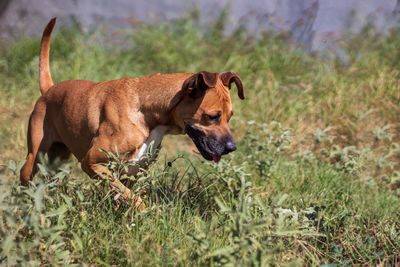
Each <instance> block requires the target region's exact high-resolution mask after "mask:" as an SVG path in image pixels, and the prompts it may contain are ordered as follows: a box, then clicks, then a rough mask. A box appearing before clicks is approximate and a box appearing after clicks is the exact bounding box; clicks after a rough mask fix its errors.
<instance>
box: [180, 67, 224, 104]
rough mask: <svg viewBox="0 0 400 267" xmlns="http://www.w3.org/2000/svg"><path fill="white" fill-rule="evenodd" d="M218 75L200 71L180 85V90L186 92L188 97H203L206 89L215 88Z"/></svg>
mask: <svg viewBox="0 0 400 267" xmlns="http://www.w3.org/2000/svg"><path fill="white" fill-rule="evenodd" d="M217 79H218V74H217V73H210V72H207V71H200V72H199V73H196V74H193V75H192V76H190V77H189V78H187V79H186V80H185V81H184V82H183V85H182V90H183V91H187V92H188V94H189V96H190V97H193V98H197V97H201V96H203V95H204V93H205V92H206V90H207V89H208V88H212V87H215V85H216V84H217Z"/></svg>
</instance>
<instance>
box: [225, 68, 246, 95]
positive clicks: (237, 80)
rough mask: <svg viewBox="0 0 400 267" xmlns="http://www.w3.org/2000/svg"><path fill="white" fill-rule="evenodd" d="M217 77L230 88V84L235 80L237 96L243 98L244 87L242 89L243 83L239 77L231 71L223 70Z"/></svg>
mask: <svg viewBox="0 0 400 267" xmlns="http://www.w3.org/2000/svg"><path fill="white" fill-rule="evenodd" d="M219 78H220V79H221V81H222V83H223V84H224V85H225V86H227V87H229V89H231V84H232V83H233V82H235V84H236V87H237V89H238V96H239V98H240V99H244V89H243V84H242V80H240V77H239V76H238V75H236V74H235V73H233V72H223V73H221V74H220V75H219Z"/></svg>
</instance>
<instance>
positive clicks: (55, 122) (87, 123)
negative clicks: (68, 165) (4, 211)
mask: <svg viewBox="0 0 400 267" xmlns="http://www.w3.org/2000/svg"><path fill="white" fill-rule="evenodd" d="M55 23H56V20H55V18H54V19H52V20H51V21H50V22H49V24H48V25H47V26H46V28H45V30H44V32H43V37H42V43H41V48H40V63H39V71H40V80H39V84H40V91H41V92H42V96H41V97H40V98H39V99H38V100H37V101H36V104H35V107H34V109H33V111H32V114H31V116H30V119H29V126H28V155H27V157H26V162H25V164H24V166H23V167H22V169H21V183H22V184H23V185H28V181H29V180H30V179H31V178H32V176H33V175H34V174H35V172H36V170H37V166H36V165H37V163H38V160H39V159H38V153H40V152H41V153H43V154H44V153H47V155H48V158H49V162H50V163H51V162H53V161H54V160H55V159H57V158H58V159H61V160H63V159H67V158H69V156H70V155H71V153H72V154H74V156H75V157H76V158H77V159H78V160H79V161H80V163H81V167H82V169H83V170H84V171H85V172H86V173H87V174H88V175H89V176H90V177H99V178H102V179H107V180H109V181H110V185H111V186H112V187H114V188H115V189H117V190H119V191H120V192H121V194H122V196H123V198H124V199H125V200H129V201H134V204H135V205H136V207H138V206H140V205H141V203H142V201H141V199H140V197H138V196H135V195H134V194H133V193H132V192H131V191H130V190H129V189H128V188H126V186H125V185H123V184H122V183H121V182H120V181H118V179H114V178H112V175H111V172H110V171H109V170H108V169H107V168H106V167H104V166H103V165H99V163H104V162H107V161H108V158H107V156H106V154H105V153H104V152H102V151H101V149H102V150H105V151H110V152H115V148H116V147H117V148H118V151H119V152H120V153H121V155H122V154H124V153H128V154H127V156H128V160H129V161H135V162H140V159H141V158H142V156H143V155H144V154H145V153H147V152H154V149H155V148H157V147H158V146H159V145H160V143H161V140H162V138H163V136H164V135H165V134H184V133H187V134H188V135H189V137H190V138H191V139H192V140H193V142H194V143H195V144H196V146H197V148H198V150H199V151H200V153H201V155H202V156H203V157H204V158H205V159H207V160H214V161H215V162H218V161H219V160H220V158H221V156H222V155H224V154H227V153H229V152H232V151H234V150H236V146H235V141H234V139H233V137H232V133H231V131H230V129H229V126H228V121H229V119H230V117H231V116H232V114H233V112H232V104H231V98H230V95H229V88H230V85H231V83H232V82H234V83H235V84H236V86H237V88H238V92H239V93H238V94H239V97H240V98H241V99H244V93H243V85H242V82H241V80H240V78H239V77H238V76H237V75H236V74H234V73H232V72H224V73H221V74H219V75H218V74H217V73H209V72H205V71H202V72H199V73H196V74H187V73H174V74H156V75H152V76H146V77H140V78H130V79H125V78H124V79H119V80H113V81H105V82H100V83H97V82H92V81H85V80H71V81H64V82H60V83H58V84H55V85H53V81H52V79H51V75H50V67H49V49H50V37H51V32H52V30H53V27H54V25H55ZM150 143H152V145H150ZM148 150H151V151H148ZM136 172H137V168H131V169H130V170H129V173H128V174H129V175H135V174H136ZM101 173H103V175H102V174H101ZM142 207H143V206H142Z"/></svg>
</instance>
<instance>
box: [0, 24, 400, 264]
mask: <svg viewBox="0 0 400 267" xmlns="http://www.w3.org/2000/svg"><path fill="white" fill-rule="evenodd" d="M218 25H219V27H218ZM220 25H223V21H219V22H217V23H215V25H213V27H210V28H209V29H208V30H206V31H200V30H198V27H197V25H196V21H195V20H182V21H177V22H175V23H174V24H170V25H155V26H148V25H144V26H140V27H138V28H136V29H132V30H131V31H128V32H125V33H121V35H122V37H123V38H121V39H122V40H124V41H122V42H121V43H119V44H118V47H123V49H116V48H115V47H116V45H113V46H110V45H108V44H103V43H102V42H101V41H99V40H102V38H103V37H101V36H98V35H96V36H95V35H84V34H83V33H82V32H80V31H79V30H75V29H59V28H56V29H55V34H54V36H53V40H52V46H51V62H50V65H51V71H52V75H53V80H54V81H55V82H58V81H62V80H67V79H89V80H94V81H103V80H110V79H117V78H120V77H137V76H143V75H149V74H154V73H158V72H160V73H166V72H197V71H201V70H207V71H210V72H223V71H233V72H235V73H237V74H239V75H240V77H241V78H242V80H243V84H244V86H245V94H246V100H245V101H241V100H240V99H239V98H238V97H237V92H236V88H235V87H234V86H233V88H232V92H231V95H232V100H233V105H234V110H235V115H234V116H233V118H232V120H231V122H230V124H231V128H232V130H233V133H234V136H235V137H236V139H237V143H238V150H237V151H236V152H234V153H232V154H231V155H229V156H227V157H225V158H224V159H223V160H222V161H221V162H220V163H218V164H214V163H212V164H210V163H205V162H204V161H203V160H202V159H201V158H200V157H199V156H198V155H197V154H194V153H192V150H194V146H193V145H192V143H191V141H190V140H189V139H188V138H186V137H176V136H173V137H167V138H166V139H165V140H164V141H163V148H162V150H161V155H160V156H159V160H158V162H157V163H155V164H154V165H153V167H152V168H150V169H149V171H148V172H147V173H145V174H144V177H143V178H142V180H141V181H140V182H138V184H136V189H139V187H141V186H146V187H149V188H151V189H152V190H150V191H149V195H148V198H147V200H146V201H147V204H148V208H147V210H146V212H145V213H144V214H143V215H140V216H139V215H138V214H135V213H133V212H132V210H130V209H129V208H127V207H123V206H121V207H118V206H117V205H116V204H115V203H114V202H113V201H112V198H109V197H107V193H108V187H107V186H102V185H101V184H98V183H97V181H93V180H90V179H89V178H88V177H87V176H86V175H85V174H84V173H83V172H82V171H81V170H80V169H79V164H78V163H77V162H76V160H73V161H72V163H70V164H69V165H68V166H67V167H66V168H65V169H64V171H63V172H61V173H59V174H57V175H56V174H55V173H54V171H50V170H49V169H48V168H46V167H43V171H42V173H43V172H44V173H45V172H48V173H47V174H45V175H44V176H46V179H44V182H43V181H42V180H41V179H39V178H36V179H35V183H36V184H38V186H37V187H33V188H31V189H22V188H19V187H18V186H17V185H18V180H19V179H18V166H19V164H20V163H21V162H22V161H23V159H24V157H25V155H26V126H27V121H28V117H29V113H30V111H31V110H32V107H33V104H34V102H35V99H36V98H37V97H38V96H39V95H40V92H39V88H38V67H37V65H38V50H39V40H37V39H35V40H31V39H26V40H21V41H19V42H17V43H14V44H9V45H8V46H5V47H4V48H2V49H1V50H0V55H1V56H0V80H1V81H2V83H1V84H0V125H1V128H0V140H1V142H0V151H1V154H0V162H1V163H2V164H4V166H3V170H2V171H1V173H0V178H1V179H0V180H1V187H0V188H1V190H0V202H1V205H0V217H1V220H0V242H1V244H0V262H1V263H2V264H6V265H21V264H25V263H26V262H30V263H31V264H39V263H42V264H51V265H55V264H56V263H59V264H66V263H86V264H106V265H107V264H109V265H113V264H117V265H121V266H124V265H128V264H131V265H138V266H141V265H175V264H182V265H193V264H194V265H204V264H207V265H218V264H220V263H221V264H223V263H232V264H234V265H251V264H258V263H261V265H265V264H268V263H270V264H274V263H286V262H293V263H295V264H296V263H297V264H301V263H303V264H304V263H308V264H315V265H320V264H328V263H334V264H378V263H383V264H387V265H389V264H393V265H395V264H399V258H398V255H399V253H400V251H399V248H400V240H399V236H400V225H399V221H400V218H399V216H400V213H399V210H400V204H399V203H400V202H399V196H400V191H399V190H400V189H399V186H400V174H399V172H397V171H398V169H399V166H398V161H399V152H400V146H399V144H398V142H399V137H400V136H399V129H400V125H399V122H398V114H399V112H400V107H399V104H400V103H399V102H400V82H399V78H400V71H399V62H400V50H399V49H398V47H399V46H400V36H399V35H398V34H396V32H393V33H391V34H390V35H389V36H386V37H384V36H381V35H372V34H371V32H369V31H365V32H364V33H362V34H360V35H359V36H355V37H351V39H350V38H349V45H348V46H347V47H345V49H346V51H347V53H348V56H349V59H350V64H349V66H347V67H345V66H343V65H342V64H341V63H340V62H338V61H337V60H335V59H326V58H321V57H318V56H317V55H305V54H304V53H302V52H301V50H299V48H296V47H293V46H290V45H288V44H287V43H288V42H287V40H286V39H285V38H284V37H280V36H274V37H273V36H272V35H268V34H265V35H263V36H260V37H259V38H254V37H253V36H251V35H250V34H248V33H246V32H245V31H237V32H235V33H233V34H232V35H229V36H225V35H223V34H222V30H221V27H220ZM120 37H121V36H120ZM350 41H351V42H350ZM272 121H278V122H280V124H279V123H271V122H272ZM178 156H179V158H178V159H176V160H175V161H174V159H175V158H177V157H178ZM10 161H12V162H11V163H10ZM169 161H170V162H171V161H172V162H173V163H172V167H169V165H168V162H169ZM14 162H16V163H14ZM177 181H181V182H179V183H178V182H177ZM177 184H179V186H178V185H177ZM188 189H190V190H189V191H188ZM184 192H186V193H185V194H183V193H184ZM217 199H218V200H217Z"/></svg>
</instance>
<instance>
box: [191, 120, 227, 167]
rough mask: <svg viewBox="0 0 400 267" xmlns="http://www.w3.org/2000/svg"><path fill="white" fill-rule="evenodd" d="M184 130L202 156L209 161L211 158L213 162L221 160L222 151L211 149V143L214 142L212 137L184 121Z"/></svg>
mask: <svg viewBox="0 0 400 267" xmlns="http://www.w3.org/2000/svg"><path fill="white" fill-rule="evenodd" d="M185 131H186V133H187V134H188V135H189V137H190V138H191V139H192V140H193V143H194V144H195V145H196V147H197V149H198V150H199V152H200V154H201V155H202V156H203V158H205V159H206V160H210V161H211V160H213V161H214V162H219V161H220V160H221V156H222V153H219V152H217V151H215V150H216V149H213V147H214V146H213V145H212V144H213V143H216V142H215V141H214V139H213V138H210V137H207V136H206V134H205V133H204V132H203V131H201V130H200V129H198V128H197V127H195V126H194V125H192V124H189V123H186V122H185ZM213 141H214V142H213Z"/></svg>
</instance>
